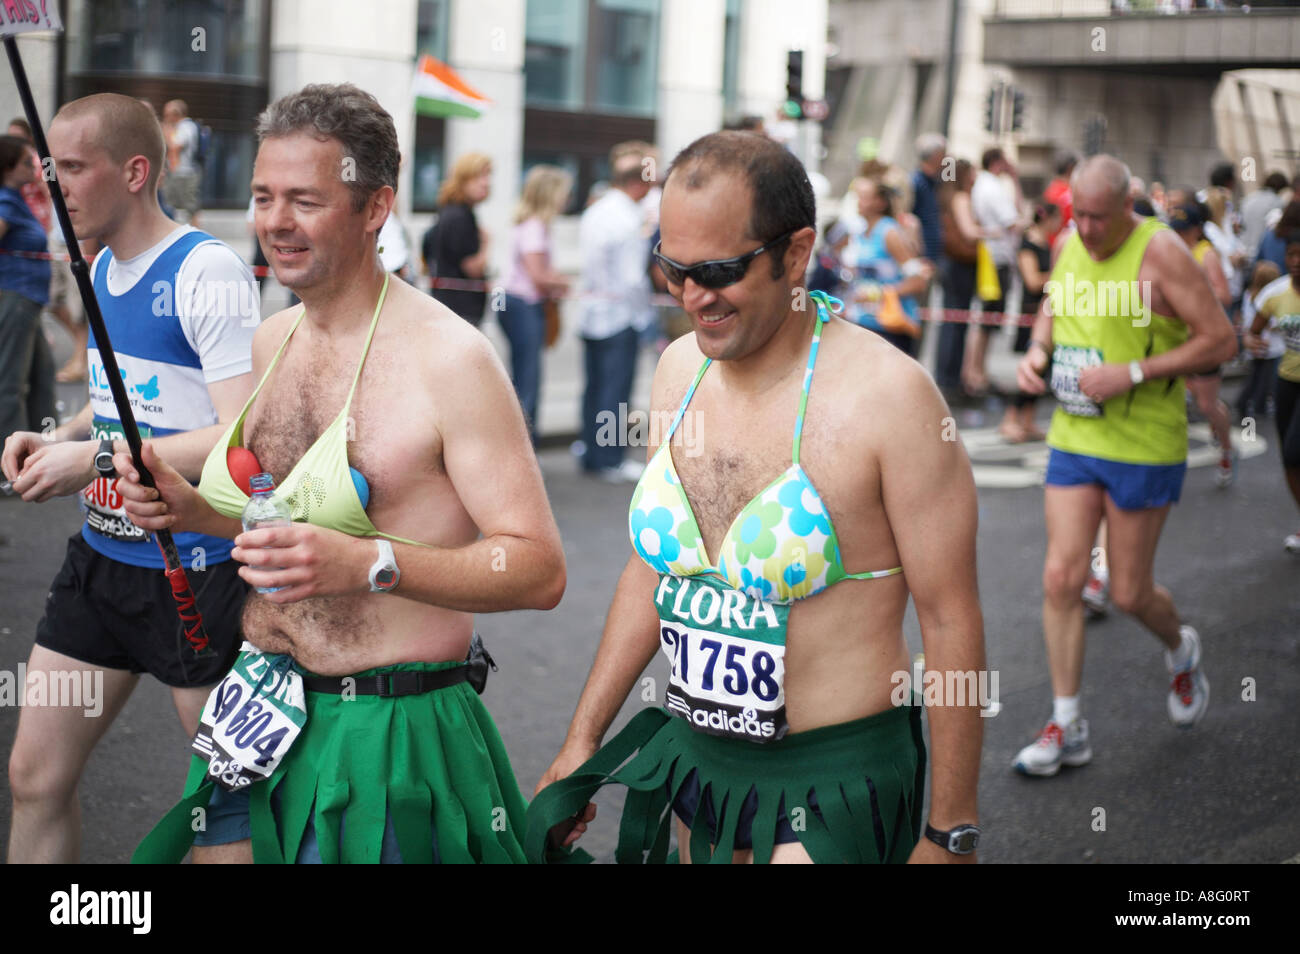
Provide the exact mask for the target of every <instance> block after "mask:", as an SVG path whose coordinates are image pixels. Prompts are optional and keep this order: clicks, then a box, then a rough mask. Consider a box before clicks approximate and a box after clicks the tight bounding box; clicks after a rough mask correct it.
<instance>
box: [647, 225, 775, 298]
mask: <svg viewBox="0 0 1300 954" xmlns="http://www.w3.org/2000/svg"><path fill="white" fill-rule="evenodd" d="M798 231H799V229H791V230H790V231H789V232H786V233H785V234H784V235H778V236H777V237H776V238H774V239H772V241H770V242H767V243H765V244H763V245H760V246H759V247H758V248H756V249H754V250H753V251H752V252H746V253H745V254H744V255H737V256H736V257H735V258H719V259H714V260H713V261H709V262H697V263H695V264H694V265H682V264H681V263H679V262H674V261H673V260H672V259H671V258H665V257H664V256H663V255H662V254H661V253H660V251H659V246H660V245H662V244H663V241H662V240H661V241H659V242H656V243H655V247H654V251H653V252H652V253H651V254H652V255H653V256H654V260H655V261H656V262H657V263H658V264H659V267H660V268H662V269H663V272H664V277H665V278H667V279H668V283H669V284H670V285H684V284H686V279H688V278H689V279H690V280H691V281H693V282H695V284H697V285H699V286H700V287H701V288H726V287H727V286H728V285H734V284H736V282H738V281H740V280H741V279H742V278H744V277H745V272H747V271H748V270H749V263H750V262H752V261H753V260H754V259H756V258H758V256H760V255H762V254H763V253H764V252H766V251H767V250H768V249H770V248H772V247H774V246H776V245H779V244H780V243H781V242H784V241H785V240H786V239H788V238H789V237H790V236H791V235H794V233H795V232H798Z"/></svg>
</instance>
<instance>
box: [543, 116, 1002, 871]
mask: <svg viewBox="0 0 1300 954" xmlns="http://www.w3.org/2000/svg"><path fill="white" fill-rule="evenodd" d="M760 196H761V197H762V199H761V202H759V201H758V197H760ZM814 217H815V209H814V201H813V196H812V190H811V187H810V185H809V183H808V178H807V175H806V173H805V171H804V169H803V167H802V166H801V165H800V163H799V162H798V160H796V159H795V158H794V157H793V156H792V155H791V154H790V153H789V152H788V151H786V150H785V149H783V148H781V147H780V146H778V145H776V144H773V143H771V142H769V141H767V140H765V139H763V138H762V137H758V136H753V135H749V134H745V133H738V132H725V133H717V134H713V135H709V136H705V137H704V138H702V139H700V140H698V141H696V142H695V143H693V144H692V145H690V146H688V147H687V148H686V149H685V150H684V151H683V152H682V153H681V154H680V155H679V156H678V157H677V159H676V160H675V161H674V163H673V166H672V169H671V170H670V172H669V174H668V179H667V183H666V185H665V187H664V194H663V204H662V209H661V226H662V241H661V243H660V245H659V246H658V248H657V249H656V252H657V259H658V262H659V265H660V267H662V268H663V269H664V272H665V274H666V275H667V277H668V286H669V289H670V291H671V292H672V293H673V295H674V296H675V297H677V298H678V299H679V300H680V301H681V302H682V306H683V307H684V308H685V310H686V311H687V313H688V314H689V315H690V316H691V319H692V322H693V325H694V332H695V333H694V334H692V335H687V336H685V337H683V338H681V339H679V340H677V341H676V342H674V343H673V344H672V345H671V346H670V347H669V348H668V350H667V351H665V353H664V355H663V357H662V359H661V360H660V362H659V367H658V369H657V371H656V374H655V380H654V386H653V396H652V404H653V412H654V415H655V416H656V417H658V416H660V415H661V414H662V413H664V412H666V413H667V414H669V415H672V414H673V412H674V411H676V412H677V418H676V422H680V420H681V419H682V417H683V415H687V414H689V415H695V416H696V420H694V421H692V422H691V424H692V425H693V427H691V428H687V427H682V426H676V424H675V426H674V430H673V431H672V433H671V435H670V436H669V438H668V439H667V440H666V441H665V440H664V439H663V437H662V436H661V437H660V440H661V441H663V446H651V447H650V449H649V460H650V464H649V466H648V467H647V469H646V474H645V476H644V477H643V478H642V481H641V483H640V485H639V486H638V488H637V490H636V493H635V496H634V497H633V500H632V508H631V515H630V521H629V523H630V531H631V534H632V542H633V549H634V553H633V554H632V556H631V557H630V558H629V560H628V563H627V567H626V569H625V570H624V572H623V575H622V578H621V579H620V581H619V584H618V588H617V590H616V592H615V595H614V600H613V605H612V607H611V609H610V612H609V616H608V619H607V621H606V624H605V630H604V635H603V637H602V640H601V643H600V648H599V650H598V652H597V655H596V659H595V663H594V665H593V667H592V670H591V674H590V676H589V678H588V681H587V685H586V688H585V689H584V691H583V694H582V697H581V699H580V701H579V703H578V707H577V712H576V713H575V715H574V718H573V721H572V723H571V725H570V727H569V731H568V736H567V738H566V740H565V743H564V746H563V748H562V749H561V751H560V753H559V755H558V756H557V758H556V759H555V761H554V763H553V764H552V765H551V767H550V769H549V770H548V771H547V773H546V774H545V775H544V776H543V778H542V783H541V785H540V786H539V790H542V789H544V791H540V792H539V795H538V796H537V798H536V799H535V801H534V804H533V806H532V807H530V809H529V826H528V835H527V837H526V839H525V850H526V851H527V852H528V853H529V856H530V858H531V859H538V858H540V857H541V856H550V857H551V858H553V859H558V858H559V857H561V855H562V854H563V852H561V851H560V850H559V848H558V843H559V842H561V841H564V842H567V843H568V844H571V843H572V842H573V841H574V840H576V838H577V837H578V836H579V835H581V833H582V832H583V831H585V829H586V824H587V822H588V821H590V820H591V818H592V817H593V815H594V808H592V807H591V806H589V805H588V799H589V798H590V796H591V794H592V793H593V792H594V790H595V789H596V788H598V787H599V786H600V785H601V784H604V783H606V782H609V781H617V782H620V783H624V784H627V785H628V786H629V788H631V789H633V790H634V792H633V793H630V794H629V797H628V802H627V807H626V809H625V811H624V815H623V822H622V834H621V837H620V848H619V853H618V859H619V860H620V861H641V860H644V858H645V856H646V854H647V853H648V857H649V860H651V861H657V860H663V859H664V858H665V857H666V855H667V841H668V828H667V820H666V818H665V819H664V821H663V822H662V824H661V823H660V821H659V817H660V815H661V814H662V812H663V809H665V808H666V807H667V806H668V804H669V803H671V804H672V807H673V811H674V813H675V814H676V815H677V817H678V829H677V835H678V846H679V850H680V855H681V857H682V860H683V861H685V860H688V859H689V860H692V861H696V862H699V861H709V860H712V861H717V862H732V861H738V862H748V861H751V860H752V861H756V862H760V863H761V862H766V861H773V862H807V861H809V860H812V861H817V862H821V861H841V860H842V861H908V860H911V861H940V862H943V861H963V860H964V861H970V860H974V853H973V851H974V843H975V842H976V840H977V836H978V831H977V829H975V828H974V826H975V825H976V824H977V823H978V813H977V807H976V794H975V790H976V781H977V776H978V769H979V759H980V745H981V723H980V718H979V710H978V700H976V699H975V698H973V696H974V693H971V696H972V698H969V699H963V700H960V701H961V702H962V704H960V705H954V704H952V703H953V701H954V700H950V699H939V698H937V697H935V698H932V699H930V700H927V701H933V702H938V703H947V704H942V705H937V706H935V707H933V708H931V709H930V710H929V714H930V735H931V743H932V745H933V749H934V752H933V759H932V766H933V768H932V771H931V773H930V780H931V798H930V816H929V819H928V822H929V826H927V831H926V834H927V836H928V837H927V838H921V837H920V829H921V804H922V794H923V786H924V765H925V752H924V748H923V747H922V746H921V744H920V728H919V726H920V723H919V709H918V708H915V707H912V706H907V705H902V706H900V703H905V702H910V701H912V697H911V695H910V694H909V693H908V692H907V691H906V683H903V682H902V681H901V680H900V678H899V677H903V678H904V679H905V678H906V677H905V675H904V674H906V673H907V671H908V670H909V668H910V660H909V654H908V648H907V644H906V642H905V641H904V638H903V614H904V610H905V609H906V606H907V600H908V597H909V595H910V596H911V598H912V599H913V600H915V603H916V609H917V615H918V617H919V620H920V624H921V630H922V637H923V641H924V647H925V652H926V659H927V666H928V667H929V668H930V669H931V670H935V671H937V672H939V673H943V672H954V673H955V672H961V673H967V672H969V673H972V674H975V673H978V672H979V671H981V670H982V668H983V665H984V643H983V624H982V619H981V613H980V607H979V598H978V593H977V588H976V581H975V576H976V575H975V528H976V499H975V488H974V482H973V479H972V476H971V470H970V464H969V462H968V460H967V458H966V456H965V453H964V451H963V449H962V445H961V443H960V441H958V440H957V439H956V434H955V433H954V432H953V431H952V429H951V424H952V422H951V418H949V417H948V410H947V408H946V407H945V406H944V403H943V400H942V399H941V397H940V396H939V394H938V392H937V391H936V389H935V387H934V385H933V384H932V383H931V381H930V379H929V377H928V376H927V375H926V374H925V372H924V371H923V370H922V368H921V367H920V366H919V365H918V364H916V362H914V361H912V360H911V359H910V358H907V357H906V356H904V355H902V354H901V353H900V352H898V351H897V350H896V349H894V348H892V347H891V346H890V345H889V344H887V343H886V342H885V341H884V340H883V339H881V338H880V337H879V336H877V335H876V334H874V333H872V332H870V331H867V330H866V329H863V328H859V327H856V326H854V325H852V324H850V323H849V322H847V321H842V320H837V319H836V318H834V317H833V315H832V314H831V311H832V310H833V308H834V306H836V305H838V303H837V302H834V301H833V300H832V299H826V298H824V297H810V296H809V295H808V293H807V291H806V289H805V287H804V274H805V272H806V269H807V266H808V260H809V256H810V255H811V253H812V249H813V244H814V240H815V236H816V232H815V229H814ZM814 372H815V373H814ZM683 432H686V433H692V434H695V435H698V436H699V438H700V439H699V441H698V442H696V444H695V446H692V447H690V448H687V447H685V446H683V444H682V441H681V440H680V439H679V438H678V437H677V435H679V434H681V433H683ZM660 648H662V649H663V651H664V652H665V654H666V655H667V657H668V662H669V666H670V670H669V679H668V687H667V691H666V693H665V694H664V695H663V696H660V697H659V698H660V700H661V701H663V702H664V703H665V707H664V708H663V709H650V710H647V711H646V712H643V713H641V714H640V715H638V716H637V717H636V718H635V719H634V720H633V722H632V723H631V724H630V725H629V726H628V727H627V728H626V729H625V730H624V731H623V732H622V733H620V734H619V736H617V737H616V738H615V739H613V740H611V741H610V742H609V743H608V744H607V745H606V746H605V747H604V748H601V740H602V739H603V738H604V736H605V733H606V731H607V730H608V729H609V727H610V724H611V723H612V722H613V720H614V717H615V716H616V715H617V713H618V711H619V709H620V707H621V706H622V704H623V702H624V700H625V699H626V697H627V695H628V693H629V691H630V690H631V689H632V687H633V685H634V684H635V683H636V680H637V679H638V677H640V675H641V673H642V671H643V670H644V669H646V667H647V665H648V664H650V662H651V660H652V658H653V657H654V656H655V651H656V649H660ZM660 665H662V664H656V665H655V666H653V667H652V668H651V669H650V673H652V674H653V675H655V676H656V677H658V676H661V675H662V669H661V668H659V667H660ZM634 751H635V752H636V754H635V755H634V756H633V752H634ZM629 756H632V758H631V761H628V757H629ZM624 763H626V764H624ZM619 765H623V768H622V769H621V770H618V771H616V769H618V766H619ZM548 786H549V787H548ZM582 854H583V853H580V852H574V853H573V855H569V856H567V857H568V858H570V859H572V858H573V857H575V856H579V855H582Z"/></svg>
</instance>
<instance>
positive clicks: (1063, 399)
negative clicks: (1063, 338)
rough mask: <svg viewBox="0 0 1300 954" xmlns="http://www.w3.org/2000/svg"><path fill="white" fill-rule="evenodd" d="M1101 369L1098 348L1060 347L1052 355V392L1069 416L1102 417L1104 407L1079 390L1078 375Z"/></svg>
mask: <svg viewBox="0 0 1300 954" xmlns="http://www.w3.org/2000/svg"><path fill="white" fill-rule="evenodd" d="M1100 366H1101V350H1100V349H1099V348H1077V347H1074V346H1073V345H1060V344H1059V345H1057V346H1056V348H1055V350H1053V352H1052V393H1053V394H1055V395H1056V400H1057V401H1059V402H1060V404H1061V410H1063V411H1064V412H1065V413H1066V414H1075V415H1078V416H1079V417H1101V405H1100V404H1098V403H1097V402H1096V401H1093V400H1092V399H1091V398H1089V397H1088V396H1087V395H1085V394H1084V393H1083V392H1082V391H1080V390H1079V372H1080V371H1082V370H1083V369H1084V368H1095V367H1100Z"/></svg>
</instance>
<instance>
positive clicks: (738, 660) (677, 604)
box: [628, 292, 903, 742]
mask: <svg viewBox="0 0 1300 954" xmlns="http://www.w3.org/2000/svg"><path fill="white" fill-rule="evenodd" d="M810 297H811V298H812V299H813V300H814V301H815V302H816V303H817V322H816V327H815V328H814V331H813V338H812V345H811V347H810V349H809V352H808V367H807V370H806V371H805V372H804V379H803V387H802V390H801V393H800V396H799V411H798V416H797V417H796V419H795V427H794V444H793V450H792V452H791V457H792V459H793V460H792V463H791V464H790V466H789V468H787V469H786V470H785V472H784V473H782V474H781V475H780V476H779V477H777V478H776V479H775V480H774V481H772V482H771V483H770V484H768V485H767V486H766V487H765V488H763V490H761V491H759V493H758V496H756V497H755V498H754V499H753V500H751V501H750V502H749V503H748V504H746V505H745V507H744V508H743V509H742V510H741V511H740V514H739V515H738V516H737V517H736V519H735V520H734V521H732V523H731V526H730V527H728V528H727V531H726V533H725V534H724V535H723V538H722V544H721V548H720V550H719V555H718V562H717V563H716V564H714V563H713V562H711V561H710V560H709V557H708V553H707V552H706V551H705V547H704V540H703V538H702V537H701V535H700V530H699V525H698V523H697V522H696V519H695V514H694V513H693V512H692V510H691V505H690V501H689V500H688V499H687V497H686V492H685V491H684V490H683V488H682V484H681V480H680V479H679V478H678V476H677V470H676V468H675V467H674V465H673V458H672V452H671V450H670V449H669V443H670V441H671V440H672V435H673V433H674V432H675V431H676V430H677V426H678V424H679V423H681V419H682V416H683V415H684V414H685V413H686V408H687V406H688V405H689V404H690V401H691V398H692V397H693V396H694V394H695V389H696V388H697V387H698V386H699V383H700V380H701V379H702V378H703V377H704V373H705V372H706V371H707V370H708V368H709V365H710V364H711V363H712V359H706V360H705V362H704V364H703V366H702V367H701V368H700V370H699V372H698V373H697V374H696V375H695V380H694V381H693V382H692V384H691V387H690V389H689V390H688V391H687V392H686V396H685V398H684V399H683V400H682V403H681V407H679V408H678V410H677V415H676V417H674V418H673V422H672V426H671V427H670V428H669V431H668V436H667V438H665V440H664V442H663V444H662V445H661V446H660V447H659V450H658V451H657V452H656V453H655V455H654V456H653V457H652V458H651V459H650V464H649V465H648V466H647V467H646V471H645V474H644V475H643V476H642V477H641V481H640V483H639V484H638V485H637V488H636V491H635V493H634V494H633V496H632V505H631V508H630V510H629V514H628V525H629V530H630V533H631V538H632V547H633V549H635V550H636V552H637V555H638V556H640V557H641V559H642V560H644V561H645V563H646V564H647V565H648V566H649V567H651V568H652V569H653V570H655V571H656V572H657V573H658V574H659V586H658V587H657V588H656V591H655V604H656V606H657V608H658V611H659V618H660V642H661V645H662V647H663V650H664V652H665V653H666V654H667V655H668V658H669V661H670V663H671V664H672V672H671V673H670V676H669V689H668V693H667V699H668V709H669V711H670V712H672V713H673V714H674V715H678V716H681V717H682V718H685V719H687V720H688V721H690V722H691V723H692V724H693V725H694V726H695V727H696V728H698V729H700V730H701V731H703V732H708V733H710V734H714V735H724V736H730V737H733V738H742V739H748V740H749V741H756V742H766V741H772V740H774V739H779V738H781V737H782V736H783V735H784V734H785V732H786V731H787V729H788V725H787V724H786V721H785V691H784V675H785V633H786V619H787V616H788V614H789V611H790V604H792V603H793V602H794V601H796V600H801V599H807V598H808V597H810V596H815V595H817V594H818V593H820V592H821V591H822V590H824V589H826V587H828V586H831V585H832V584H834V583H838V582H839V581H841V580H873V579H878V578H880V577H886V576H895V575H897V574H900V573H902V572H903V568H902V567H901V566H896V567H892V568H890V569H888V570H871V571H867V572H863V573H847V572H845V569H844V564H843V561H842V560H841V558H840V548H839V541H838V539H837V537H836V535H835V529H834V527H832V526H831V520H830V515H829V514H828V513H827V511H826V507H825V505H824V504H823V503H822V500H821V497H820V496H819V495H818V493H817V490H816V488H815V487H813V484H812V481H811V480H810V479H809V478H808V475H807V473H805V472H804V469H803V467H802V466H801V465H800V463H799V442H800V438H801V436H802V434H803V422H804V414H805V412H806V410H807V407H808V392H809V388H810V387H811V385H812V376H813V368H814V367H815V366H816V364H817V348H818V346H819V344H820V343H821V335H822V326H823V325H824V324H825V323H826V322H827V321H828V320H829V317H830V316H829V315H828V314H827V311H826V309H827V306H830V307H831V308H833V309H835V310H836V311H838V310H839V309H840V308H842V307H843V306H842V303H841V302H839V301H838V300H836V299H834V298H831V297H830V296H829V295H825V294H824V293H822V292H813V293H812V294H811V295H810Z"/></svg>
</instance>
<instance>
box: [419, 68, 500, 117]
mask: <svg viewBox="0 0 1300 954" xmlns="http://www.w3.org/2000/svg"><path fill="white" fill-rule="evenodd" d="M413 91H414V94H415V111H416V113H417V114H419V115H421V116H460V117H465V118H468V119H476V118H478V117H479V116H481V115H483V113H484V111H485V110H486V109H487V108H488V107H489V106H491V105H492V100H490V99H488V98H487V97H486V96H484V95H483V94H482V93H480V92H479V91H478V90H476V89H475V88H474V87H472V86H470V85H469V84H468V83H466V82H465V81H464V80H463V79H461V78H460V75H459V74H457V72H456V71H455V70H453V69H452V68H451V67H450V66H448V65H447V64H446V63H443V62H441V61H440V60H435V59H434V58H433V57H432V56H429V55H428V54H427V53H426V54H425V55H424V56H422V57H420V63H419V66H418V67H417V69H416V71H415V83H414V84H413Z"/></svg>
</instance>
